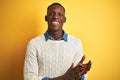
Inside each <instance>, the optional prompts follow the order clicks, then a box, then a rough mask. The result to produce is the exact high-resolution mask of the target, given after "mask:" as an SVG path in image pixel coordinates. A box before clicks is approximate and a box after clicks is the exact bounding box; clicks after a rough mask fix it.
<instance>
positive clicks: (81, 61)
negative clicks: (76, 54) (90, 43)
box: [79, 55, 85, 63]
mask: <svg viewBox="0 0 120 80" xmlns="http://www.w3.org/2000/svg"><path fill="white" fill-rule="evenodd" d="M84 60H85V55H83V57H82V59H81V60H80V62H79V63H83V61H84Z"/></svg>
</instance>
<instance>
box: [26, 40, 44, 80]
mask: <svg viewBox="0 0 120 80" xmlns="http://www.w3.org/2000/svg"><path fill="white" fill-rule="evenodd" d="M42 78H43V77H42V76H39V75H38V62H37V54H36V49H35V46H34V44H33V43H32V42H31V41H30V42H29V44H28V46H27V50H26V56H25V63H24V80H41V79H42Z"/></svg>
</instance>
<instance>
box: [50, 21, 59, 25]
mask: <svg viewBox="0 0 120 80" xmlns="http://www.w3.org/2000/svg"><path fill="white" fill-rule="evenodd" d="M52 24H53V25H59V24H60V23H59V22H58V21H53V22H52Z"/></svg>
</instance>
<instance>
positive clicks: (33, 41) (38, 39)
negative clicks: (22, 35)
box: [28, 34, 45, 44]
mask: <svg viewBox="0 0 120 80" xmlns="http://www.w3.org/2000/svg"><path fill="white" fill-rule="evenodd" d="M42 41H45V37H44V34H41V35H39V36H37V37H34V38H33V39H31V40H30V41H29V42H28V44H39V43H41V42H42Z"/></svg>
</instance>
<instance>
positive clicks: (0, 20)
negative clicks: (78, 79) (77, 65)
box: [0, 0, 120, 80]
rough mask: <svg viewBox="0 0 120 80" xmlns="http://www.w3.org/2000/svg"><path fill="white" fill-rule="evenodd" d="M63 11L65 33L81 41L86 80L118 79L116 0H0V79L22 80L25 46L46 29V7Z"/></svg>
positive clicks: (119, 56)
mask: <svg viewBox="0 0 120 80" xmlns="http://www.w3.org/2000/svg"><path fill="white" fill-rule="evenodd" d="M52 2H60V3H62V4H63V5H64V7H65V8H66V17H67V22H66V23H65V25H64V29H65V31H66V32H67V33H69V34H71V35H74V36H76V37H78V38H80V39H81V40H82V43H83V49H84V53H85V55H86V61H85V62H87V61H88V60H89V59H90V60H91V61H92V63H93V65H92V69H91V71H90V72H89V76H88V80H120V62H119V61H120V1H119V0H56V1H55V0H0V80H23V64H24V56H25V50H26V46H27V43H28V41H29V40H30V39H32V38H33V37H35V36H37V35H39V34H42V33H44V32H45V31H46V29H47V24H46V22H45V21H44V16H45V14H46V8H47V6H48V5H49V4H51V3H52Z"/></svg>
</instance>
